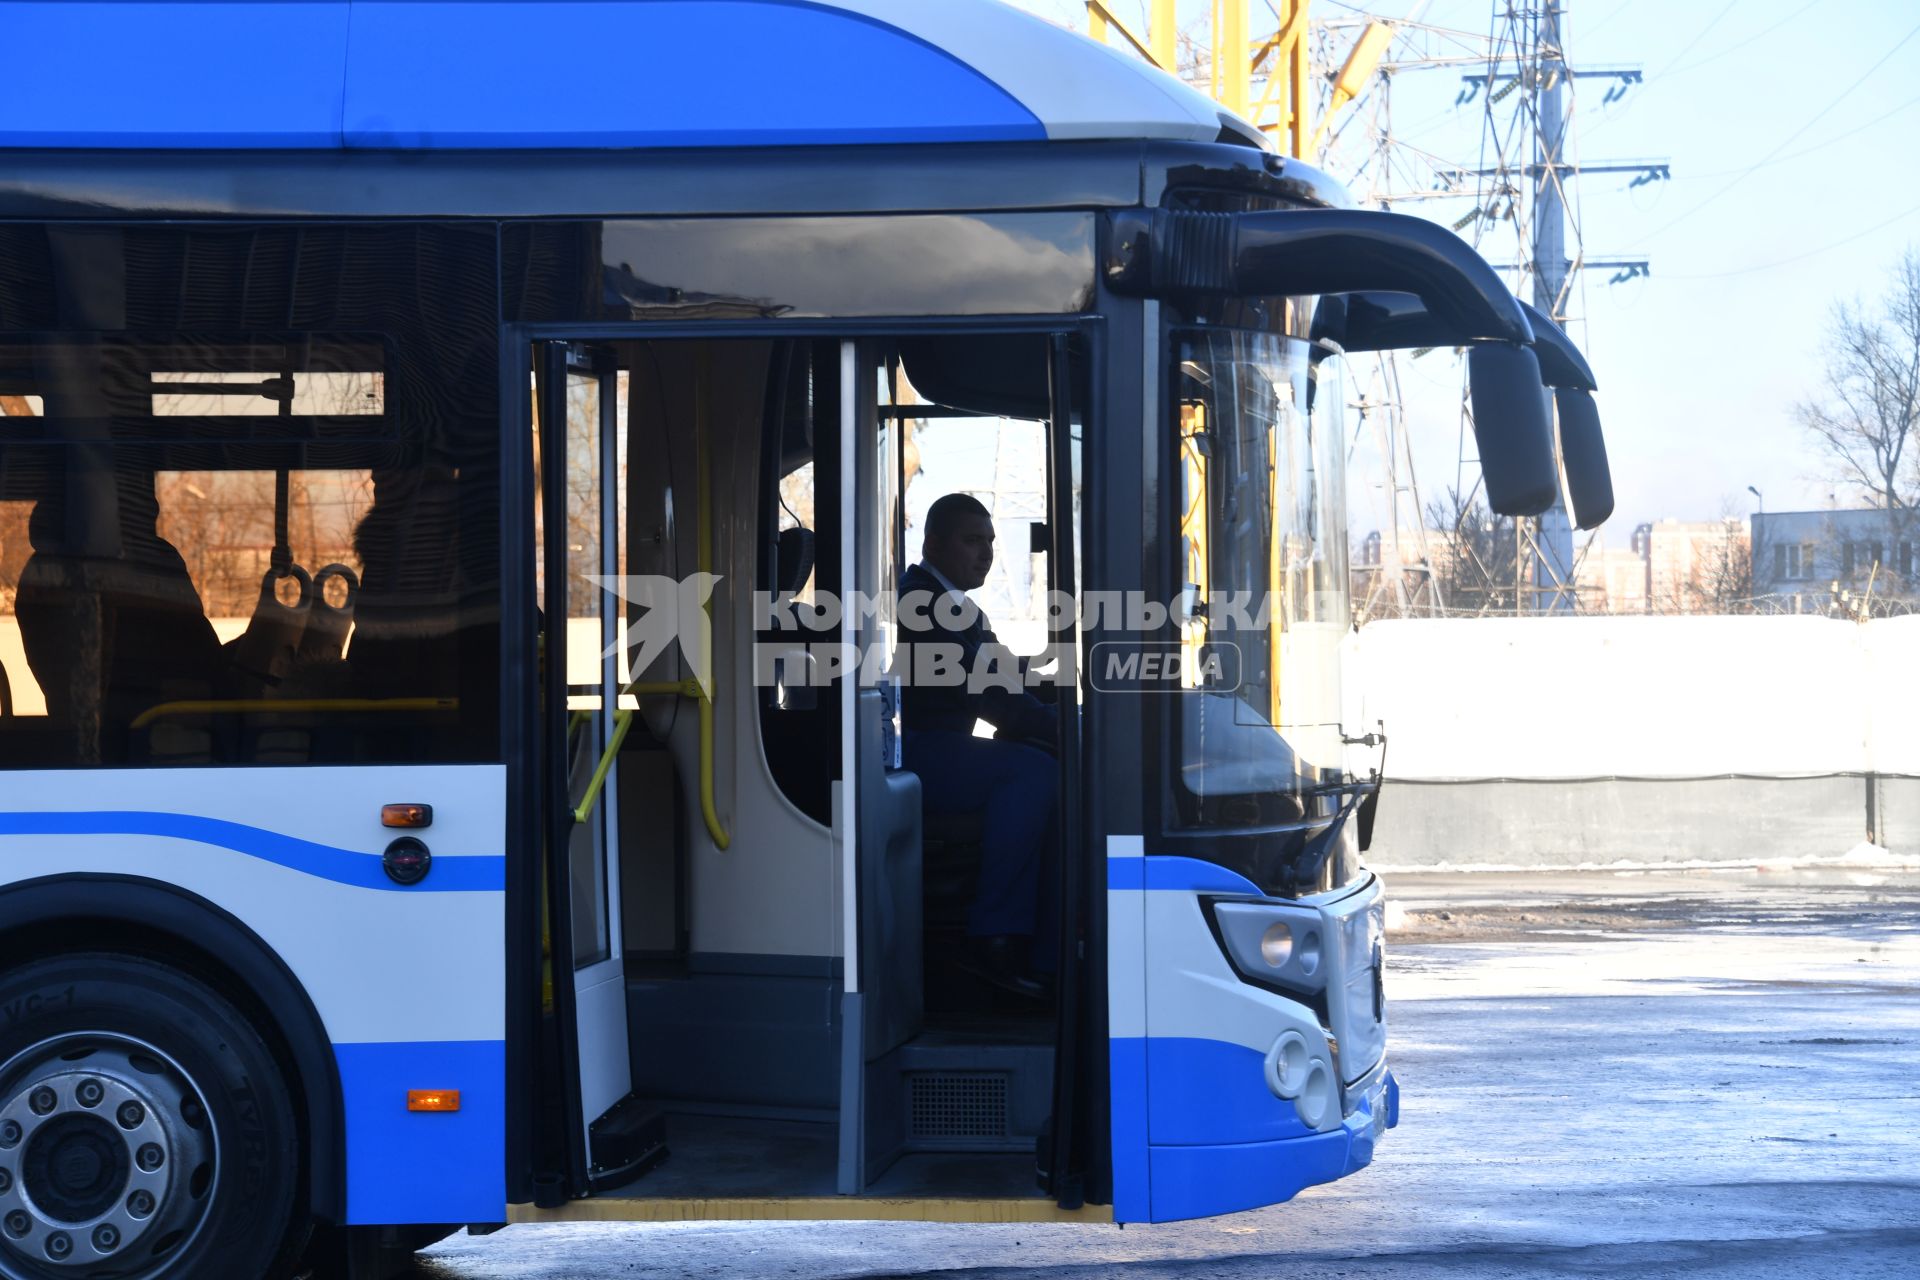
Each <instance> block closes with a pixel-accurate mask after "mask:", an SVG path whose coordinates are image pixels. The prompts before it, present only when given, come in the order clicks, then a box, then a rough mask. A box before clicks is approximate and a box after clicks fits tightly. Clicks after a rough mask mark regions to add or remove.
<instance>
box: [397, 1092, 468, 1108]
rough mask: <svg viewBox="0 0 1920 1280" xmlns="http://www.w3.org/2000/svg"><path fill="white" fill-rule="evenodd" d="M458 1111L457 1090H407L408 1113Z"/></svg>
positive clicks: (458, 1098) (458, 1094)
mask: <svg viewBox="0 0 1920 1280" xmlns="http://www.w3.org/2000/svg"><path fill="white" fill-rule="evenodd" d="M459 1109H460V1091H459V1090H458V1089H409V1090H407V1110H409V1111H458V1110H459Z"/></svg>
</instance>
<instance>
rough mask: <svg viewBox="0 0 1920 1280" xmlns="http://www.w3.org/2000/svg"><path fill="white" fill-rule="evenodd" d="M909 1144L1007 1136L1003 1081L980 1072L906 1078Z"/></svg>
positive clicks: (1005, 1084) (994, 1074)
mask: <svg viewBox="0 0 1920 1280" xmlns="http://www.w3.org/2000/svg"><path fill="white" fill-rule="evenodd" d="M910 1081H911V1083H910V1084H909V1086H908V1101H907V1137H908V1140H909V1141H915V1142H925V1141H932V1140H948V1141H951V1140H954V1139H961V1140H968V1139H971V1140H976V1141H977V1140H992V1139H998V1138H1005V1137H1006V1136H1007V1078H1006V1076H1004V1075H1000V1074H997V1073H991V1072H984V1071H925V1072H919V1073H916V1074H915V1075H913V1076H912V1077H910Z"/></svg>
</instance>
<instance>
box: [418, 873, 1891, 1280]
mask: <svg viewBox="0 0 1920 1280" xmlns="http://www.w3.org/2000/svg"><path fill="white" fill-rule="evenodd" d="M1389 889H1390V892H1391V893H1392V895H1393V897H1394V900H1395V901H1396V903H1397V904H1398V905H1397V910H1396V911H1395V913H1394V916H1393V933H1392V934H1391V935H1390V947H1391V950H1390V960H1389V975H1390V976H1389V997H1390V999H1391V1001H1392V1006H1391V1010H1392V1011H1391V1014H1390V1019H1391V1029H1390V1034H1391V1041H1390V1043H1391V1048H1390V1051H1389V1052H1390V1053H1391V1055H1392V1060H1393V1062H1394V1067H1395V1071H1396V1072H1397V1074H1398V1075H1399V1077H1400V1081H1401V1087H1402V1100H1403V1101H1402V1115H1403V1118H1402V1122H1401V1125H1400V1127H1399V1128H1398V1129H1396V1130H1395V1131H1393V1132H1392V1133H1391V1134H1389V1135H1388V1136H1387V1139H1386V1141H1385V1142H1384V1143H1383V1145H1382V1148H1381V1152H1380V1155H1379V1156H1378V1158H1377V1159H1376V1160H1375V1162H1374V1164H1373V1166H1372V1167H1371V1168H1370V1169H1367V1170H1365V1171H1364V1172H1362V1173H1360V1174H1359V1175H1357V1176H1355V1177H1353V1178H1349V1179H1347V1180H1345V1181H1343V1182H1340V1183H1337V1184H1334V1185H1332V1186H1329V1187H1319V1188H1315V1189H1313V1190H1310V1191H1308V1192H1307V1193H1305V1194H1304V1195H1302V1196H1300V1197H1299V1198H1298V1199H1296V1200H1294V1201H1293V1202H1291V1203H1289V1204H1284V1205H1279V1206H1276V1207H1274V1208H1271V1209H1266V1210H1262V1211H1259V1212H1256V1213H1248V1214H1241V1215H1237V1216H1234V1217H1229V1218H1219V1219H1212V1220H1208V1221H1203V1222H1192V1223H1177V1224H1171V1225H1165V1226H1153V1227H1129V1228H1126V1229H1125V1230H1122V1229H1119V1228H1115V1227H1110V1226H1109V1227H1089V1226H1083V1225H1078V1224H1046V1225H1040V1226H1031V1225H1029V1226H937V1225H928V1224H894V1223H883V1224H868V1223H820V1224H810V1223H801V1224H780V1225H760V1224H752V1223H746V1224H720V1225H715V1224H697V1225H686V1226H622V1225H592V1226H520V1227H512V1228H509V1229H507V1230H506V1231H503V1232H500V1233H498V1234H496V1235H493V1236H489V1237H485V1238H479V1239H471V1238H467V1237H464V1236H462V1237H456V1238H454V1239H451V1240H448V1241H445V1242H443V1243H441V1244H439V1245H437V1246H435V1247H434V1248H433V1249H432V1250H430V1251H429V1252H428V1254H427V1255H425V1256H424V1257H423V1258H422V1260H421V1262H420V1263H419V1264H418V1266H417V1268H416V1271H415V1276H416V1277H417V1280H616V1278H618V1280H643V1278H644V1280H651V1278H653V1277H659V1278H661V1280H667V1278H673V1280H680V1278H683V1277H719V1276H725V1277H779V1278H780V1280H831V1278H838V1277H880V1276H902V1277H904V1276H926V1275H935V1274H941V1275H952V1276H959V1277H968V1278H975V1277H977V1278H979V1280H987V1278H989V1277H991V1278H995V1280H997V1278H999V1277H1013V1276H1034V1275H1042V1274H1045V1275H1048V1276H1052V1277H1057V1278H1058V1280H1096V1278H1097V1277H1105V1276H1122V1275H1124V1276H1126V1277H1128V1278H1129V1280H1136V1278H1144V1277H1183V1278H1184V1277H1193V1278H1195V1280H1197V1278H1199V1277H1208V1278H1212V1277H1255V1276H1258V1277H1269V1276H1279V1275H1302V1276H1312V1275H1331V1276H1364V1277H1376V1276H1378V1277H1412V1276H1434V1275H1443V1276H1450V1277H1526V1276H1546V1275H1608V1274H1620V1275H1629V1276H1633V1277H1635V1280H1642V1278H1645V1277H1660V1276H1686V1277H1689V1278H1701V1280H1707V1278H1713V1280H1717V1278H1719V1277H1733V1276H1740V1277H1774V1276H1778V1277H1793V1280H1801V1278H1802V1277H1804V1276H1806V1275H1808V1274H1809V1273H1811V1274H1815V1275H1818V1276H1822V1277H1833V1278H1836V1280H1841V1278H1844V1280H1855V1278H1862V1280H1864V1278H1870V1277H1879V1276H1886V1277H1896V1276H1897V1277H1902V1278H1903V1280H1904V1278H1908V1277H1914V1276H1920V1080H1916V1076H1917V1075H1920V876H1916V875H1914V874H1912V873H1904V874H1902V873H1889V872H1880V871H1828V872H1825V873H1820V874H1805V873H1803V874H1792V873H1784V874H1772V875H1767V874H1758V873H1756V874H1750V875H1746V876H1728V875H1695V876H1680V877H1649V876H1608V875H1582V876H1540V875H1536V876H1501V877H1488V876H1479V877H1474V876H1401V877H1397V878H1395V879H1394V880H1393V881H1392V882H1391V883H1390V886H1389Z"/></svg>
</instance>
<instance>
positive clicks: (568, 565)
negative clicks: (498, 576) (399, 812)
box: [533, 342, 660, 1196]
mask: <svg viewBox="0 0 1920 1280" xmlns="http://www.w3.org/2000/svg"><path fill="white" fill-rule="evenodd" d="M533 366H534V403H535V406H536V408H535V430H534V432H533V444H534V450H535V459H536V474H537V477H538V492H537V496H536V508H535V509H536V520H535V527H536V531H537V550H536V555H537V557H538V564H537V568H536V580H537V581H538V583H539V587H540V590H539V599H540V615H541V632H540V648H541V655H542V661H541V724H542V728H543V732H542V733H541V734H540V735H539V738H540V742H541V746H542V750H541V752H540V753H539V763H538V766H537V773H538V777H539V786H538V793H539V795H540V796H541V808H542V817H541V832H542V835H543V837H544V845H545V850H546V858H545V867H546V876H545V881H544V886H543V888H544V894H545V899H546V911H545V915H544V920H543V927H544V929H545V940H546V945H545V952H546V972H547V982H548V997H547V1001H546V1003H547V1005H548V1007H549V1008H550V1010H551V1015H552V1017H553V1019H554V1028H553V1029H554V1032H555V1035H554V1039H555V1040H556V1041H557V1047H558V1060H559V1066H560V1070H561V1072H562V1073H563V1077H565V1076H570V1077H572V1081H571V1083H573V1084H574V1085H575V1086H576V1087H575V1088H569V1089H564V1090H561V1091H560V1092H561V1093H562V1094H564V1095H565V1096H566V1097H567V1098H568V1099H569V1100H570V1101H572V1100H577V1113H575V1114H570V1115H567V1116H566V1117H565V1118H564V1121H563V1123H562V1126H561V1127H562V1129H563V1131H564V1134H565V1139H566V1152H565V1156H566V1168H567V1171H568V1182H569V1184H570V1185H569V1192H570V1194H572V1195H576V1196H577V1195H584V1194H587V1193H588V1192H589V1191H591V1190H593V1189H595V1188H597V1187H602V1186H608V1185H613V1184H615V1183H617V1182H620V1181H624V1180H625V1179H627V1178H629V1177H631V1176H632V1175H633V1173H634V1172H635V1171H636V1170H637V1169H638V1168H639V1167H641V1166H642V1165H644V1164H645V1163H646V1162H647V1161H649V1160H651V1159H653V1158H655V1157H656V1156H657V1154H658V1153H659V1151H660V1138H659V1122H658V1118H657V1116H654V1115H652V1114H651V1113H647V1112H645V1111H643V1110H642V1109H641V1108H640V1107H639V1106H638V1105H637V1104H635V1103H631V1102H629V1095H630V1094H631V1092H632V1087H633V1079H632V1064H631V1061H630V1058H629V1048H628V1043H629V1042H628V1036H627V984H626V973H625V948H624V946H623V939H622V932H621V924H622V920H621V912H620V909H619V907H620V859H619V857H618V851H617V844H616V841H615V838H614V833H615V832H616V831H617V830H618V825H617V824H618V822H619V814H618V811H617V805H618V802H619V793H620V788H619V786H618V777H617V770H618V769H619V753H618V749H617V748H618V741H619V738H620V737H621V736H623V733H622V728H623V726H622V723H621V719H622V718H621V717H620V716H619V715H618V712H619V711H620V710H621V709H622V707H623V699H624V702H625V703H626V704H630V703H631V701H632V695H631V694H627V693H624V692H623V690H624V688H625V683H624V681H625V673H624V660H625V654H624V646H623V645H622V644H621V643H620V640H621V636H622V634H623V633H622V625H621V624H622V619H621V614H620V610H621V600H622V595H621V592H620V590H619V589H618V579H620V577H621V576H622V573H621V571H622V569H623V568H624V558H623V553H622V547H623V541H622V538H623V534H624V525H625V519H624V516H625V512H626V502H625V492H624V489H623V487H622V485H621V483H620V480H621V476H622V472H623V470H624V468H623V466H622V463H623V461H624V453H623V449H622V444H621V439H622V421H621V416H620V412H619V407H620V398H621V396H620V390H621V384H622V380H621V378H620V377H619V371H618V369H617V368H616V366H615V364H614V361H613V358H612V355H611V353H610V352H608V351H606V350H604V349H601V348H595V347H589V346H584V345H581V344H577V343H566V342H541V343H536V344H534V347H533ZM572 1109H573V1108H572V1107H571V1106H570V1107H569V1110H572Z"/></svg>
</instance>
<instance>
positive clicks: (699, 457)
mask: <svg viewBox="0 0 1920 1280" xmlns="http://www.w3.org/2000/svg"><path fill="white" fill-rule="evenodd" d="M708 352H709V348H707V347H704V346H703V347H701V348H700V354H699V356H698V360H697V365H696V369H695V373H694V384H693V430H694V446H693V456H694V459H695V462H694V477H695V478H694V487H695V490H696V492H695V495H694V498H695V501H694V515H695V526H696V537H695V542H694V549H693V556H694V566H693V567H694V568H695V570H697V571H698V572H700V573H702V574H705V573H707V572H708V571H709V570H711V569H712V568H713V501H712V497H713V495H712V493H711V492H710V490H709V480H708V465H707V453H708V449H707V445H708V440H707V437H708V436H709V435H710V434H711V432H710V431H709V427H710V425H711V424H710V422H709V417H708V407H709V406H708V404H707V394H708V384H709V383H710V382H711V381H712V374H713V371H712V368H711V365H710V356H709V354H708ZM700 608H701V610H702V612H704V613H705V614H706V615H707V625H706V627H705V634H704V636H703V638H702V640H701V644H702V645H703V646H704V647H705V649H706V665H705V668H704V669H705V672H706V685H705V687H704V688H702V689H701V691H700V816H701V817H702V818H704V819H705V820H706V824H707V834H708V835H710V836H712V837H713V843H714V846H715V847H716V848H719V849H725V848H726V847H727V846H728V845H729V844H731V843H732V839H731V837H729V836H728V835H727V829H726V827H724V826H722V825H721V823H720V813H719V810H718V809H717V808H716V807H715V806H714V802H713V693H714V685H715V683H716V675H717V674H718V670H719V664H717V663H716V662H715V661H714V660H713V597H712V596H711V595H709V596H708V597H707V598H706V599H705V600H703V601H702V602H701V604H700Z"/></svg>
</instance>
